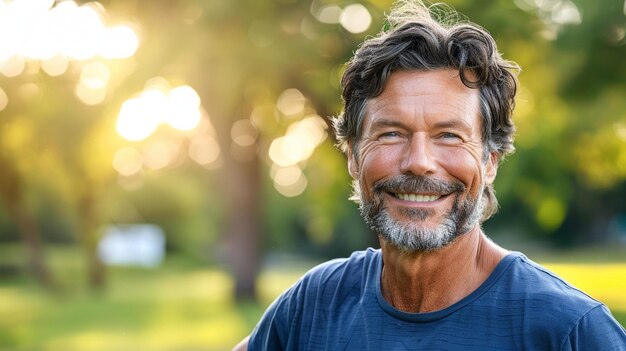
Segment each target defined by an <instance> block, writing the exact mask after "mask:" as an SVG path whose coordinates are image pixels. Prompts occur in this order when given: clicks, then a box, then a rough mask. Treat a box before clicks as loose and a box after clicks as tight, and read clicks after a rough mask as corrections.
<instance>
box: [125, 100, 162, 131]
mask: <svg viewBox="0 0 626 351" xmlns="http://www.w3.org/2000/svg"><path fill="white" fill-rule="evenodd" d="M149 110H150V106H146V100H145V99H144V100H141V99H140V98H133V99H129V100H126V101H125V102H124V104H122V108H121V110H120V113H119V117H118V119H117V132H118V133H119V134H120V135H121V136H122V137H123V138H124V139H126V140H129V141H139V140H143V139H146V138H147V137H149V136H150V135H151V134H152V133H153V132H154V131H155V130H156V129H157V127H158V126H159V122H160V121H159V120H158V119H157V118H155V116H153V115H150V114H149V113H148V112H149Z"/></svg>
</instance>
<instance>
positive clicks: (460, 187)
mask: <svg viewBox="0 0 626 351" xmlns="http://www.w3.org/2000/svg"><path fill="white" fill-rule="evenodd" d="M372 190H373V191H374V192H388V193H405V194H406V193H432V194H439V195H447V194H450V193H454V192H463V191H464V190H465V185H464V184H463V183H462V182H461V181H458V180H452V181H445V180H441V179H433V178H429V177H424V176H415V175H408V174H401V175H397V176H394V177H391V178H387V179H381V180H379V181H377V182H376V183H374V185H373V187H372Z"/></svg>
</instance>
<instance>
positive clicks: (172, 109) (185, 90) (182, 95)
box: [163, 85, 202, 131]
mask: <svg viewBox="0 0 626 351" xmlns="http://www.w3.org/2000/svg"><path fill="white" fill-rule="evenodd" d="M167 112H168V114H167V115H166V116H165V117H164V118H163V120H164V121H165V122H166V123H167V124H169V125H170V126H172V128H175V129H178V130H183V131H184V130H191V129H193V128H195V127H196V126H197V125H198V122H200V118H201V117H202V115H201V112H200V96H198V93H196V91H195V90H194V89H193V88H192V87H190V86H188V85H183V86H179V87H176V88H174V89H172V90H170V92H169V94H168V100H167Z"/></svg>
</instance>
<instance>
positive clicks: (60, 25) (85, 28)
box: [0, 0, 139, 76]
mask: <svg viewBox="0 0 626 351" xmlns="http://www.w3.org/2000/svg"><path fill="white" fill-rule="evenodd" d="M105 14H106V13H105V10H104V8H103V7H102V5H100V4H99V3H97V2H89V3H86V4H84V5H78V4H77V3H76V2H74V1H60V2H58V3H56V4H55V1H54V0H16V1H11V2H4V1H3V2H2V3H0V61H7V60H16V57H18V58H19V57H21V58H25V59H27V60H33V61H35V60H39V61H46V60H50V59H52V58H54V57H57V56H65V57H67V58H69V59H71V60H87V59H91V58H94V57H96V56H100V57H103V58H107V59H119V58H127V57H130V56H132V55H134V54H135V52H136V50H137V48H138V45H139V38H138V36H137V34H136V32H135V31H134V30H133V29H132V28H131V26H129V25H116V26H107V25H106V24H105V23H104V22H103V18H104V17H105ZM18 60H19V59H18ZM15 67H17V64H16V63H15V62H14V63H13V68H15ZM46 71H47V70H46ZM14 72H15V70H11V71H9V73H10V74H11V73H14ZM53 72H55V73H56V72H57V71H54V70H53ZM2 73H3V74H5V75H6V73H5V72H4V71H2ZM18 74H19V73H18ZM9 76H10V75H9Z"/></svg>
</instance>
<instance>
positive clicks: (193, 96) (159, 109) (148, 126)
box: [117, 79, 202, 141]
mask: <svg viewBox="0 0 626 351" xmlns="http://www.w3.org/2000/svg"><path fill="white" fill-rule="evenodd" d="M150 82H157V83H159V84H150V85H148V87H146V89H145V90H144V91H142V92H141V93H140V94H139V96H138V97H135V98H131V99H129V100H126V102H124V104H122V108H121V109H120V113H119V116H118V121H117V131H118V133H119V134H120V135H121V136H122V137H124V138H125V139H126V140H129V141H139V140H143V139H146V138H148V137H149V136H150V135H151V134H152V133H154V131H155V130H156V129H157V128H158V127H159V126H160V125H161V124H168V125H170V126H171V127H172V128H174V129H177V130H181V131H188V130H191V129H194V128H195V127H196V126H197V125H198V123H199V122H200V120H201V118H202V112H201V103H200V96H199V95H198V93H196V91H195V90H194V89H193V88H192V87H190V86H188V85H183V86H179V87H175V88H173V89H171V90H169V91H167V90H166V89H167V86H168V85H169V84H165V83H164V82H162V79H160V80H151V81H150Z"/></svg>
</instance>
